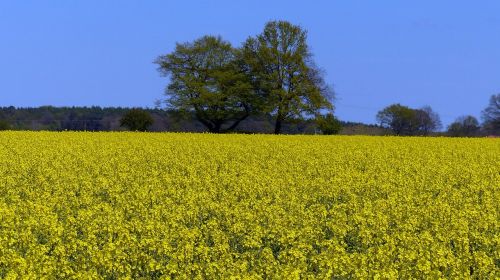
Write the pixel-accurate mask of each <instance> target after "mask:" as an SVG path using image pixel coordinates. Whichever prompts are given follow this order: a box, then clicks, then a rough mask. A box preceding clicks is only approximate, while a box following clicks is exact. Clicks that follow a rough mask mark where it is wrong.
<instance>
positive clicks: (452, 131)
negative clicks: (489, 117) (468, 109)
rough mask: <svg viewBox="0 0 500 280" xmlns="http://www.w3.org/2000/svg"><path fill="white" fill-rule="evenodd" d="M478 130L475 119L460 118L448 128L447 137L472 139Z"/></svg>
mask: <svg viewBox="0 0 500 280" xmlns="http://www.w3.org/2000/svg"><path fill="white" fill-rule="evenodd" d="M480 129H481V127H480V126H479V122H478V120H477V119H476V118H475V117H473V116H462V117H459V118H457V119H456V120H455V121H454V122H453V123H451V124H450V125H449V126H448V135H449V136H453V137H472V136H477V135H478V134H479V131H480Z"/></svg>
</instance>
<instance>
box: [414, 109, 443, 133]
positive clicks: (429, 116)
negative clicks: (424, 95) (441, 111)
mask: <svg viewBox="0 0 500 280" xmlns="http://www.w3.org/2000/svg"><path fill="white" fill-rule="evenodd" d="M415 111H416V112H415V113H416V118H417V122H418V129H417V131H418V132H419V133H420V134H422V135H428V134H429V133H431V132H434V131H436V130H439V129H441V128H442V124H441V118H440V117H439V115H438V114H437V113H436V112H434V111H433V110H432V108H431V107H430V106H425V107H423V108H421V109H417V110H415Z"/></svg>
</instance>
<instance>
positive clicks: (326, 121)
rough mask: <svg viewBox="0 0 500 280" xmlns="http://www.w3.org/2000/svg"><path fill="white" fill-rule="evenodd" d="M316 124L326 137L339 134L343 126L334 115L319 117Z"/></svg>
mask: <svg viewBox="0 0 500 280" xmlns="http://www.w3.org/2000/svg"><path fill="white" fill-rule="evenodd" d="M316 124H317V125H318V128H319V130H321V132H322V133H323V134H325V135H332V134H338V133H339V132H340V130H342V124H341V123H340V121H339V120H338V119H337V118H336V117H335V116H334V115H333V114H332V113H329V114H326V115H324V116H318V117H317V118H316Z"/></svg>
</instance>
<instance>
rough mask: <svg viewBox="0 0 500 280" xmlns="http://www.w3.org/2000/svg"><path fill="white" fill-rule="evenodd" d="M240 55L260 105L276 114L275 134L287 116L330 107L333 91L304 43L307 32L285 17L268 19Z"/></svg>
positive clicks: (316, 111)
mask: <svg viewBox="0 0 500 280" xmlns="http://www.w3.org/2000/svg"><path fill="white" fill-rule="evenodd" d="M241 55H242V59H243V61H244V62H245V69H246V72H247V74H248V75H249V77H250V81H251V82H252V85H253V87H254V89H255V92H256V93H257V94H259V96H261V97H262V98H263V99H264V100H265V102H264V104H265V106H264V107H263V108H262V109H263V110H264V111H265V112H269V113H271V114H273V115H274V116H275V118H276V123H275V130H274V132H275V133H276V134H278V133H280V132H281V127H282V123H283V122H284V121H285V120H287V119H288V118H292V117H301V116H304V115H313V114H316V113H318V111H319V110H321V109H333V105H332V103H331V97H332V92H331V90H330V88H329V87H328V86H327V84H326V83H325V81H324V79H323V76H322V72H321V71H320V70H319V69H318V68H317V67H316V66H315V64H314V62H313V60H312V54H311V52H310V50H309V47H308V45H307V32H306V31H305V30H303V29H302V28H301V27H300V26H297V25H293V24H291V23H289V22H287V21H271V22H268V23H267V24H266V26H265V28H264V31H263V32H262V33H261V34H259V35H257V36H256V37H250V38H249V39H248V40H247V41H246V42H245V44H244V46H243V48H242V54H241Z"/></svg>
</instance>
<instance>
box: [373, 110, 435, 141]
mask: <svg viewBox="0 0 500 280" xmlns="http://www.w3.org/2000/svg"><path fill="white" fill-rule="evenodd" d="M377 120H378V121H379V123H380V125H381V126H383V127H386V128H390V129H391V130H392V131H393V132H394V133H395V134H396V135H427V134H429V133H430V132H432V131H435V130H437V129H438V128H440V127H441V121H440V119H439V116H438V115H437V113H435V112H433V111H432V109H431V108H430V107H424V108H422V109H412V108H409V107H407V106H403V105H401V104H393V105H390V106H388V107H386V108H384V109H383V110H381V111H380V112H378V114H377Z"/></svg>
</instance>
